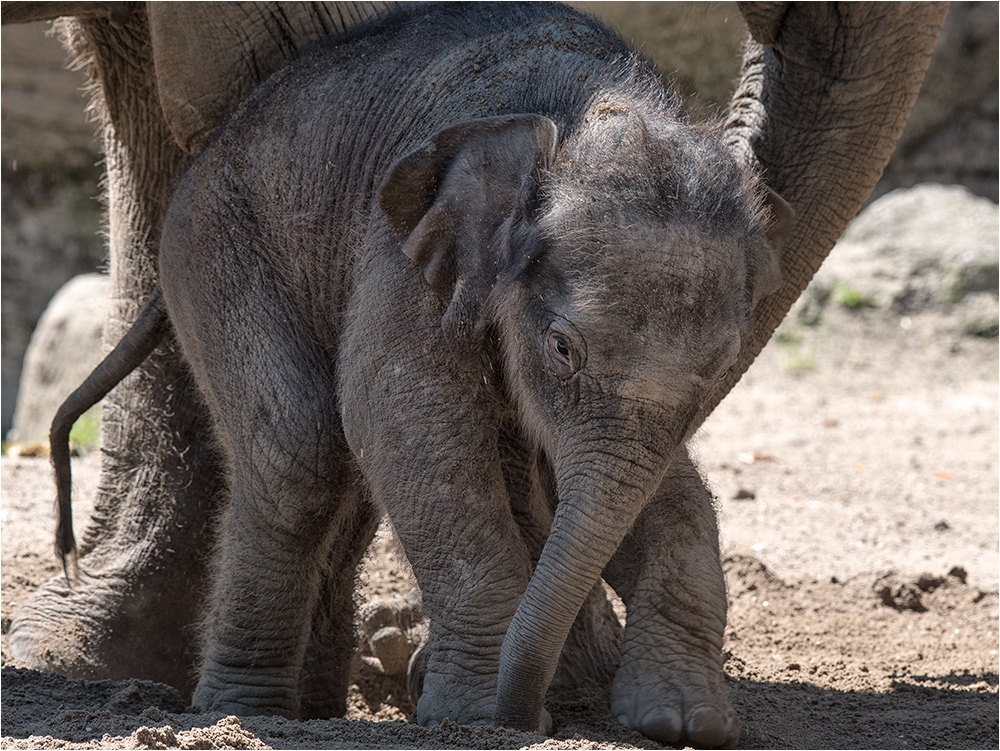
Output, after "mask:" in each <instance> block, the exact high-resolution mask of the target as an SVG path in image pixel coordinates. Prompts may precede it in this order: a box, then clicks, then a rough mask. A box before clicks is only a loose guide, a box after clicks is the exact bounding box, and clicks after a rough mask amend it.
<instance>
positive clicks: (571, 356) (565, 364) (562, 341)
mask: <svg viewBox="0 0 1000 751" xmlns="http://www.w3.org/2000/svg"><path fill="white" fill-rule="evenodd" d="M545 360H546V364H547V366H548V368H549V370H550V371H551V372H552V374H553V375H554V376H556V378H559V379H561V380H566V379H568V378H572V377H573V376H574V375H575V374H576V373H578V372H579V370H580V368H582V367H583V364H584V362H585V360H586V348H585V345H584V343H583V338H582V337H581V336H579V333H578V332H577V331H576V329H575V328H573V325H572V324H571V323H570V322H569V321H564V320H562V319H559V320H558V321H554V322H553V323H552V324H551V325H550V326H549V328H548V330H547V331H546V333H545Z"/></svg>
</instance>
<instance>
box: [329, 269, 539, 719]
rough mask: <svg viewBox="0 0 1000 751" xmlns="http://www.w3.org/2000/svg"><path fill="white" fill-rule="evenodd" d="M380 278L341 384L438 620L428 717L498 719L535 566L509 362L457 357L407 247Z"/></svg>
mask: <svg viewBox="0 0 1000 751" xmlns="http://www.w3.org/2000/svg"><path fill="white" fill-rule="evenodd" d="M366 274H367V278H366V279H365V280H362V281H361V282H360V284H359V286H358V288H357V289H355V290H354V293H353V297H352V303H351V305H352V308H351V313H352V315H351V317H350V321H351V326H350V328H349V329H348V331H347V332H345V335H344V346H343V348H342V351H341V353H340V356H339V358H338V362H340V363H341V364H342V366H343V370H342V376H341V378H342V381H341V382H342V387H341V393H342V394H343V399H344V408H345V417H344V419H345V429H346V433H347V437H348V440H349V442H350V444H351V448H352V450H353V453H354V455H355V457H356V458H357V460H358V462H359V464H360V465H361V467H362V471H363V473H364V475H365V477H366V479H367V481H368V484H369V486H370V489H371V492H372V497H373V499H374V500H375V501H376V502H377V503H379V504H380V505H382V506H383V507H384V508H385V510H386V511H387V513H388V515H389V517H390V519H391V521H392V524H393V527H394V529H395V532H396V535H397V537H398V539H399V540H400V542H401V543H402V545H403V547H404V550H405V551H406V555H407V557H408V559H409V561H410V564H411V565H412V567H413V571H414V574H415V575H416V578H417V582H418V583H419V585H420V589H421V592H422V593H423V607H424V611H425V613H426V615H427V617H428V620H429V623H430V638H429V642H428V644H427V646H426V647H425V649H424V652H423V654H424V655H426V660H427V662H426V672H425V673H424V676H423V685H422V689H421V693H420V698H419V701H418V703H417V710H416V714H415V719H416V721H417V722H419V723H421V724H425V725H427V724H436V723H439V722H441V721H442V720H444V719H445V718H450V719H452V720H454V721H456V722H460V723H467V724H469V723H480V724H482V723H492V722H493V717H494V711H495V702H496V686H497V664H498V659H499V653H500V645H501V643H502V641H503V637H504V633H505V631H506V628H507V623H508V622H509V620H510V618H511V617H512V616H513V614H514V611H515V609H516V608H517V604H518V601H519V600H520V598H521V595H522V593H523V591H524V587H525V586H526V585H527V582H528V579H529V577H530V575H531V563H530V560H529V557H528V551H527V549H526V547H525V545H524V543H523V542H522V540H521V535H520V533H519V531H518V528H517V525H516V524H515V522H514V518H513V515H512V514H511V509H510V502H509V498H508V496H507V491H506V488H505V483H504V477H503V472H502V470H501V460H500V449H499V445H498V443H499V440H500V437H499V430H498V425H497V419H496V408H497V407H496V396H495V390H494V389H495V386H494V385H493V380H494V379H495V371H494V370H493V369H492V368H491V367H490V364H489V363H488V362H487V361H485V360H484V359H481V358H480V355H479V354H478V353H477V354H474V355H469V356H467V357H464V358H463V357H460V356H458V357H457V356H455V354H454V350H453V348H452V347H451V346H450V345H449V344H448V342H446V341H445V340H444V336H443V333H442V330H441V314H442V311H441V310H438V308H439V307H440V305H441V303H440V301H438V300H437V299H436V298H435V297H434V296H433V292H432V291H431V290H430V288H429V287H428V285H427V284H426V283H425V282H424V281H423V279H422V278H421V277H420V275H419V271H418V270H416V269H414V268H413V267H412V266H410V265H409V264H408V262H407V260H406V258H405V257H404V256H403V255H402V254H398V257H397V254H392V255H390V256H386V257H385V258H382V259H379V261H378V262H377V264H376V263H369V264H368V265H367V267H366ZM386 290H393V295H394V298H393V304H392V305H386V304H385V294H386Z"/></svg>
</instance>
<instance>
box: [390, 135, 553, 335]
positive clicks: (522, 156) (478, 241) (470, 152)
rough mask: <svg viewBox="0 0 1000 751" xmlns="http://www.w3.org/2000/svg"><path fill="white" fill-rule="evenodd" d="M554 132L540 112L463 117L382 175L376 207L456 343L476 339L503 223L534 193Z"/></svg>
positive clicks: (501, 250)
mask: <svg viewBox="0 0 1000 751" xmlns="http://www.w3.org/2000/svg"><path fill="white" fill-rule="evenodd" d="M556 139H557V131H556V125H555V123H553V122H552V121H551V120H549V119H548V118H546V117H541V116H539V115H508V116H502V117H490V118H484V119H481V120H469V121H467V122H463V123H459V124H457V125H452V126H449V127H447V128H445V129H443V130H441V131H438V132H437V133H436V134H434V135H433V136H431V138H430V139H428V140H427V141H425V142H424V143H422V144H421V145H420V146H418V147H417V148H416V149H414V150H413V151H411V152H410V153H409V154H406V155H405V156H403V157H402V158H400V159H399V160H398V161H397V162H396V163H395V164H393V165H392V167H391V168H390V169H389V174H388V175H387V176H386V178H385V179H384V180H383V181H382V186H381V188H380V189H379V205H380V206H381V207H382V211H383V212H385V215H386V217H387V218H388V219H389V225H390V226H391V227H392V229H393V231H394V232H395V233H396V234H397V235H399V237H400V238H401V239H402V240H403V245H402V251H403V253H405V254H406V256H407V257H408V258H409V259H410V260H411V261H413V262H414V263H415V264H416V265H417V266H418V267H419V268H420V270H421V271H422V272H423V275H424V278H425V279H426V280H427V282H428V283H429V284H430V285H431V288H432V289H433V290H434V291H435V292H436V293H437V294H438V295H440V296H441V297H442V298H444V299H446V300H449V301H450V302H449V305H448V309H447V311H446V312H445V314H444V317H443V318H442V321H441V325H442V328H443V329H444V333H445V335H446V336H447V338H448V339H449V340H451V341H452V343H454V344H457V345H459V346H460V347H462V348H464V349H472V348H475V347H476V346H478V344H479V341H480V338H481V335H482V330H483V327H484V322H483V315H482V306H483V303H484V301H485V300H486V298H487V296H488V295H489V293H490V291H491V290H492V289H493V285H494V284H495V283H496V280H497V276H498V275H499V273H500V272H501V271H502V265H503V263H504V261H505V260H506V256H507V248H506V241H505V238H506V234H507V233H506V232H503V231H501V229H502V228H504V225H505V223H508V222H509V220H510V219H512V218H513V217H515V216H521V215H523V213H524V212H525V211H526V210H527V206H528V204H529V203H531V202H532V201H533V199H534V196H535V193H536V190H537V179H538V171H539V169H541V168H544V167H545V166H546V165H547V164H549V163H551V162H552V160H553V159H554V156H555V150H556Z"/></svg>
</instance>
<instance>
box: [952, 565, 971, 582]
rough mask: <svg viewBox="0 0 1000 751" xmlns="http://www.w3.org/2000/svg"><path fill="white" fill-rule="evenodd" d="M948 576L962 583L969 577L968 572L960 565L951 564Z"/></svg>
mask: <svg viewBox="0 0 1000 751" xmlns="http://www.w3.org/2000/svg"><path fill="white" fill-rule="evenodd" d="M948 576H951V577H953V578H955V579H958V580H959V581H960V582H961V583H962V584H963V585H964V584H965V583H966V581H967V580H968V578H969V572H968V571H966V570H965V569H964V568H962V567H961V566H952V568H951V570H950V571H949V572H948Z"/></svg>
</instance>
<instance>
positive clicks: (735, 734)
mask: <svg viewBox="0 0 1000 751" xmlns="http://www.w3.org/2000/svg"><path fill="white" fill-rule="evenodd" d="M673 662H674V663H675V664H672V665H671V664H664V663H662V662H658V663H657V664H653V663H651V662H650V661H646V660H635V661H632V662H630V663H628V664H625V665H623V666H622V667H621V668H620V669H619V671H618V674H617V675H616V676H615V681H614V683H613V684H612V688H611V712H612V714H613V715H614V716H615V717H617V718H618V721H619V722H621V723H622V724H623V725H626V726H628V727H630V728H633V729H634V730H638V731H639V732H640V733H642V734H643V735H645V736H646V737H647V738H652V739H653V740H655V741H657V742H659V743H663V744H666V745H675V744H678V743H686V744H690V745H692V746H694V747H695V748H732V747H733V746H735V745H736V743H737V741H738V740H739V737H740V725H739V720H738V718H737V717H736V712H735V711H734V710H733V707H732V704H731V703H730V701H729V690H728V689H727V688H726V685H725V679H724V677H723V673H722V670H721V668H720V667H716V666H701V665H697V664H689V663H685V662H683V661H682V660H680V659H675V660H674V661H673Z"/></svg>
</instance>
